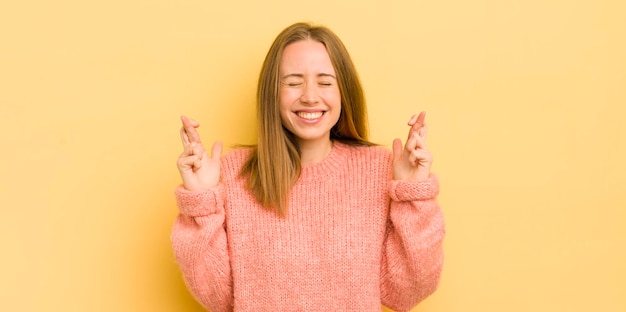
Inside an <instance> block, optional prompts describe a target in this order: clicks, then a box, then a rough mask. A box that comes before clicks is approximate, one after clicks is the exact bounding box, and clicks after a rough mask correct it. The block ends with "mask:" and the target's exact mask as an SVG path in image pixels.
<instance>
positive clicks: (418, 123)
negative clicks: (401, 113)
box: [409, 112, 426, 131]
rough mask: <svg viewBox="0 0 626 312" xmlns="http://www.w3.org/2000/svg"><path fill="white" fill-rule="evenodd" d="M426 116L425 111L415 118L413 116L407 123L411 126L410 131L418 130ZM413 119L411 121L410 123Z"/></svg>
mask: <svg viewBox="0 0 626 312" xmlns="http://www.w3.org/2000/svg"><path fill="white" fill-rule="evenodd" d="M425 118H426V112H421V113H420V114H419V116H417V118H415V117H413V118H411V120H410V121H409V125H410V126H411V131H419V129H420V128H421V127H423V126H424V119H425ZM411 121H413V123H411Z"/></svg>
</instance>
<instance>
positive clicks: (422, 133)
mask: <svg viewBox="0 0 626 312" xmlns="http://www.w3.org/2000/svg"><path fill="white" fill-rule="evenodd" d="M418 132H419V133H418V134H419V136H420V137H421V138H422V140H424V141H425V140H426V135H427V134H428V124H426V123H424V126H423V127H421V128H420V130H419V131H418Z"/></svg>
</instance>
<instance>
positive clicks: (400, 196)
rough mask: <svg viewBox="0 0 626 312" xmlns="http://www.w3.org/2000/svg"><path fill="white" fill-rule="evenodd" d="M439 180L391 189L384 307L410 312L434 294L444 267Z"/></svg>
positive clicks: (401, 183) (395, 184) (407, 183)
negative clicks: (409, 311) (438, 200)
mask: <svg viewBox="0 0 626 312" xmlns="http://www.w3.org/2000/svg"><path fill="white" fill-rule="evenodd" d="M438 193H439V180H438V179H437V177H436V176H431V177H430V178H429V179H428V180H426V181H420V182H412V181H397V180H392V181H391V183H390V185H389V194H390V197H391V207H390V211H389V222H388V225H387V233H386V238H385V242H384V246H383V256H382V266H381V270H382V271H381V297H382V303H383V304H384V305H385V306H387V307H389V308H391V309H393V310H395V311H408V310H410V309H411V308H412V307H413V306H415V305H416V304H418V303H419V302H421V301H422V300H424V299H425V298H426V297H428V296H429V295H430V294H432V293H433V292H434V291H435V290H436V289H437V286H438V284H439V278H440V276H441V269H442V264H443V246H442V242H443V237H444V235H445V229H444V220H443V214H442V212H441V210H440V209H439V205H438V204H437V201H436V196H437V194H438Z"/></svg>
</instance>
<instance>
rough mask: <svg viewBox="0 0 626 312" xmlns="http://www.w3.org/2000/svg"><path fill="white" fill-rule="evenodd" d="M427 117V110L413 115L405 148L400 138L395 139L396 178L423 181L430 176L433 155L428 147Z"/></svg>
mask: <svg viewBox="0 0 626 312" xmlns="http://www.w3.org/2000/svg"><path fill="white" fill-rule="evenodd" d="M425 117H426V112H421V113H420V114H419V116H417V117H416V116H415V115H413V117H411V120H409V123H408V125H409V126H410V127H411V129H409V137H408V138H407V141H406V144H405V145H404V148H402V141H401V140H400V139H395V140H393V177H394V179H396V180H411V181H423V180H426V179H428V177H429V176H430V166H431V165H432V163H433V156H432V155H431V154H430V152H429V151H428V149H427V148H426V133H427V131H428V128H427V127H426V123H424V118H425Z"/></svg>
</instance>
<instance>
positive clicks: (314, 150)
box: [298, 139, 333, 165]
mask: <svg viewBox="0 0 626 312" xmlns="http://www.w3.org/2000/svg"><path fill="white" fill-rule="evenodd" d="M298 146H299V148H300V163H301V164H302V165H308V164H314V163H317V162H320V161H322V160H324V159H326V157H328V155H330V152H331V150H332V149H333V142H332V141H331V140H330V139H328V140H325V141H322V142H299V144H298Z"/></svg>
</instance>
